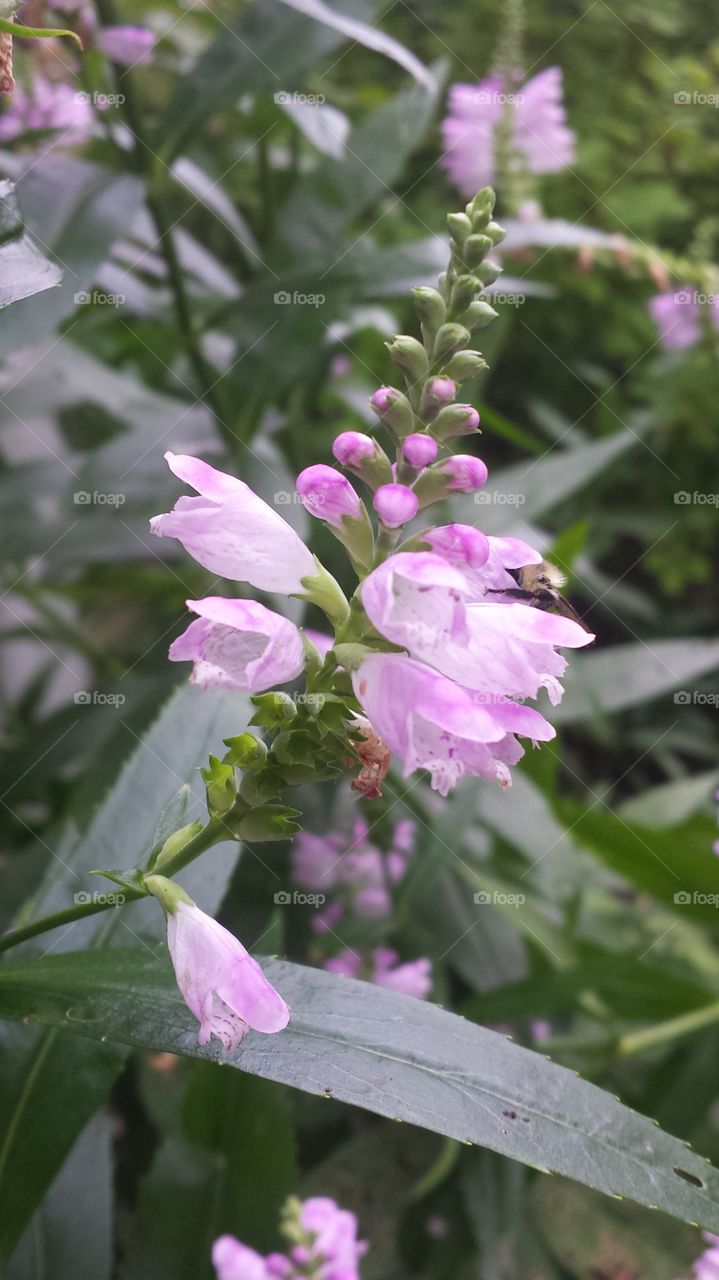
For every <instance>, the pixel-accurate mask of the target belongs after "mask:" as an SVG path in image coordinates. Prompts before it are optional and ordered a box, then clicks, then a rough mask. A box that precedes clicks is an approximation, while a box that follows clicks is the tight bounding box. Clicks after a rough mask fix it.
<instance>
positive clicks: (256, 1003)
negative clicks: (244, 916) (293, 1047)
mask: <svg viewBox="0 0 719 1280" xmlns="http://www.w3.org/2000/svg"><path fill="white" fill-rule="evenodd" d="M167 945H168V948H169V951H170V958H171V960H172V965H173V968H174V970H175V977H176V979H177V985H178V987H179V988H180V992H181V993H182V998H183V1000H184V1001H185V1004H186V1005H187V1006H188V1008H189V1009H190V1010H191V1011H192V1013H194V1015H195V1017H196V1018H197V1020H198V1022H199V1023H200V1030H199V1033H198V1040H199V1043H200V1044H207V1043H208V1042H209V1040H210V1037H211V1036H213V1035H214V1036H217V1038H218V1040H220V1041H221V1042H222V1045H223V1047H224V1049H225V1052H226V1053H229V1052H230V1050H231V1049H236V1048H237V1046H238V1045H239V1044H240V1043H241V1041H242V1039H243V1038H244V1036H245V1034H246V1032H247V1029H248V1027H252V1028H253V1029H254V1030H255V1031H264V1032H267V1033H272V1032H275V1031H282V1030H283V1028H284V1027H286V1026H287V1023H288V1022H289V1017H290V1011H289V1009H288V1007H287V1005H286V1004H285V1002H284V1000H283V999H282V997H281V995H279V993H278V992H277V991H275V988H274V987H273V986H272V984H271V983H270V982H268V980H267V978H266V977H265V975H264V973H263V972H262V969H261V968H260V966H259V965H258V963H257V961H256V960H253V958H252V956H251V955H249V953H248V952H247V951H246V950H245V948H244V947H243V945H242V943H241V942H240V941H239V940H238V939H237V938H235V937H234V935H233V934H231V933H230V932H229V930H227V929H225V928H224V927H223V926H222V925H221V924H218V922H217V920H213V919H212V916H208V915H206V914H205V912H204V911H201V910H200V908H199V907H197V906H195V904H194V903H188V902H178V903H177V905H176V908H175V910H174V912H170V913H169V914H168V917H167Z"/></svg>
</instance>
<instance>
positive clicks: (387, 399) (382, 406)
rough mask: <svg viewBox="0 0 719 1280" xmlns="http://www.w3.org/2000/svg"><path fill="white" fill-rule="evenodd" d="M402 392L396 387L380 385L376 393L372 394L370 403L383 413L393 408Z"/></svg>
mask: <svg viewBox="0 0 719 1280" xmlns="http://www.w3.org/2000/svg"><path fill="white" fill-rule="evenodd" d="M401 394H402V393H401V392H400V391H398V390H397V388H396V387H379V388H378V389H377V391H375V393H374V395H373V396H370V404H371V405H372V408H373V409H375V410H376V412H377V413H379V414H380V415H381V414H383V413H387V410H388V409H391V407H392V405H393V404H394V403H395V401H396V400H397V399H398V398H399V397H400V395H401Z"/></svg>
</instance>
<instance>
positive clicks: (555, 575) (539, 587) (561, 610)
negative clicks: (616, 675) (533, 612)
mask: <svg viewBox="0 0 719 1280" xmlns="http://www.w3.org/2000/svg"><path fill="white" fill-rule="evenodd" d="M507 572H508V573H510V574H511V575H512V577H513V578H514V580H515V582H516V583H517V585H516V587H507V588H501V589H498V588H496V587H495V588H493V589H490V590H489V591H488V592H487V594H488V595H502V596H507V597H508V598H509V599H510V600H522V601H524V603H525V604H528V605H531V607H532V608H534V609H544V611H545V612H546V613H558V614H560V615H561V616H562V617H563V618H571V620H572V622H576V623H578V624H579V626H580V627H582V628H583V630H584V631H587V632H589V633H590V634H591V628H590V627H588V626H587V624H586V622H585V621H584V620H583V618H580V616H579V614H578V613H577V611H576V609H575V608H574V606H573V605H571V604H570V603H569V601H568V600H566V599H565V598H564V596H563V595H562V594H561V592H560V587H563V586H564V585H565V583H566V581H567V579H566V577H565V575H564V574H563V573H562V572H561V570H560V569H558V568H557V567H556V565H553V564H550V563H549V561H548V560H542V561H541V563H540V564H526V565H523V566H522V568H521V569H508V570H507Z"/></svg>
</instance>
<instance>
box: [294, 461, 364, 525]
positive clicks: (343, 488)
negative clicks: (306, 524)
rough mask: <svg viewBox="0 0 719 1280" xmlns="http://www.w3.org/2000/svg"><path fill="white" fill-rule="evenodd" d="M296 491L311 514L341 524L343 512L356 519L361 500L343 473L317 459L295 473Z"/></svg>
mask: <svg viewBox="0 0 719 1280" xmlns="http://www.w3.org/2000/svg"><path fill="white" fill-rule="evenodd" d="M297 492H298V494H299V495H300V499H301V501H302V503H303V505H304V506H305V507H306V508H307V510H308V511H309V512H310V514H311V515H313V516H317V518H318V519H319V520H326V521H327V523H328V524H331V525H334V526H335V527H336V528H341V526H342V519H343V517H344V516H349V517H350V518H351V519H353V520H359V519H360V518H361V515H362V503H361V502H360V500H359V498H358V497H357V494H356V493H355V491H354V489H353V488H352V485H351V484H350V482H349V480H347V479H346V478H345V476H343V475H340V473H339V471H335V469H334V467H326V466H324V464H323V463H318V464H317V466H314V467H305V469H304V471H301V472H300V474H299V475H298V477H297Z"/></svg>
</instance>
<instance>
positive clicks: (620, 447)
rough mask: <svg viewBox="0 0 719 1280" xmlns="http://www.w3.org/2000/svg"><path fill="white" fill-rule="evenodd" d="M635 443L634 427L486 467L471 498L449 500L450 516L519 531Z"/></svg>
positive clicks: (487, 529)
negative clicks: (483, 478)
mask: <svg viewBox="0 0 719 1280" xmlns="http://www.w3.org/2000/svg"><path fill="white" fill-rule="evenodd" d="M637 442H638V441H637V436H636V435H635V434H634V433H633V432H631V431H617V432H616V434H615V435H613V436H610V437H609V438H608V439H607V440H599V441H598V442H594V443H592V444H583V445H577V446H576V448H573V449H564V450H559V449H557V448H553V449H550V450H547V453H546V454H545V455H544V456H543V457H541V458H534V459H531V460H529V461H527V462H518V463H515V465H514V466H511V467H504V468H503V469H501V470H500V471H495V472H491V473H490V477H489V481H488V483H487V486H486V488H485V489H482V490H480V492H479V493H477V494H474V495H473V497H466V498H455V499H454V501H453V502H452V513H453V517H454V519H455V520H461V521H464V522H465V523H467V524H479V525H480V526H481V528H482V529H484V531H485V532H486V533H494V534H503V533H508V532H510V531H511V532H513V533H516V532H518V531H521V529H522V525H523V524H524V523H526V522H527V521H530V520H534V519H535V518H536V517H537V516H541V515H543V514H544V513H545V512H546V511H549V510H551V508H553V507H554V506H556V505H557V503H559V502H562V501H563V500H564V499H565V498H569V497H570V496H571V495H572V494H573V493H576V492H578V491H579V490H581V489H583V488H584V487H585V486H586V485H588V484H589V482H590V481H591V480H592V479H593V478H594V476H595V475H597V474H599V473H600V472H603V471H604V469H605V468H606V467H609V466H610V465H611V464H612V463H614V462H616V460H617V459H618V458H620V457H621V456H622V454H624V453H625V452H626V451H627V449H630V448H631V447H632V446H633V445H635V444H637Z"/></svg>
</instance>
